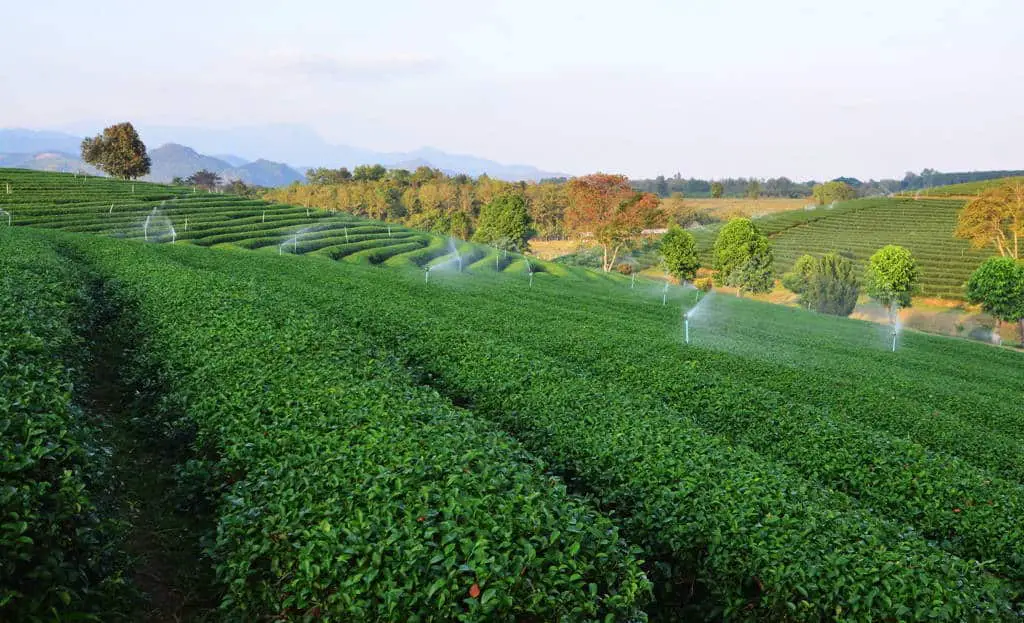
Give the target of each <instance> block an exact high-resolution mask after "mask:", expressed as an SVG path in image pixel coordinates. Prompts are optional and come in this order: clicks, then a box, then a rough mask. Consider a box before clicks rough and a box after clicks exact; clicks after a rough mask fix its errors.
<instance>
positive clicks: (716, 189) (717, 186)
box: [711, 182, 725, 199]
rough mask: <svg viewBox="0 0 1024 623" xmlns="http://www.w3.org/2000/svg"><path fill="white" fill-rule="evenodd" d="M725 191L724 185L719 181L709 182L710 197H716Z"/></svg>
mask: <svg viewBox="0 0 1024 623" xmlns="http://www.w3.org/2000/svg"><path fill="white" fill-rule="evenodd" d="M723 193H725V186H724V185H723V184H722V183H721V182H711V197H712V198H714V199H718V198H720V197H721V196H722V194H723Z"/></svg>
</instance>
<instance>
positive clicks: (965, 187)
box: [905, 177, 1024, 198]
mask: <svg viewBox="0 0 1024 623" xmlns="http://www.w3.org/2000/svg"><path fill="white" fill-rule="evenodd" d="M1006 182H1024V178H1020V177H1003V178H999V179H994V180H983V181H980V182H967V183H964V184H950V185H948V186H936V187H935V188H926V189H924V190H922V191H920V193H909V192H908V193H905V194H907V195H909V196H914V195H915V194H916V195H917V196H920V197H960V198H971V197H975V196H977V195H978V194H979V193H981V192H982V191H983V190H985V189H987V188H992V187H995V186H999V185H1001V184H1005V183H1006Z"/></svg>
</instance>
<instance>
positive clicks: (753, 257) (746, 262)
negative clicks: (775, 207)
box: [714, 218, 775, 295]
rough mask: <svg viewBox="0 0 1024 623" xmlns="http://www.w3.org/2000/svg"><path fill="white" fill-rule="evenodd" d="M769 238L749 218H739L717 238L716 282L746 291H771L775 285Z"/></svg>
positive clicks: (715, 253)
mask: <svg viewBox="0 0 1024 623" xmlns="http://www.w3.org/2000/svg"><path fill="white" fill-rule="evenodd" d="M773 262H774V257H773V255H772V249H771V246H770V245H769V244H768V238H767V237H766V236H765V235H764V234H763V233H761V231H760V230H759V229H758V228H757V226H756V225H754V222H753V221H751V220H750V219H748V218H736V219H733V220H731V221H729V222H728V223H726V224H725V226H724V227H722V229H721V231H719V232H718V237H717V238H716V239H715V246H714V268H715V281H716V283H718V284H721V285H727V286H732V287H734V288H737V289H738V290H739V294H741V295H742V294H743V293H744V292H753V293H763V292H770V291H771V289H772V286H773V285H774V284H775V276H774V272H773V270H772V264H773Z"/></svg>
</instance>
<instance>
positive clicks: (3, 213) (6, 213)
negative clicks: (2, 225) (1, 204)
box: [0, 210, 11, 227]
mask: <svg viewBox="0 0 1024 623" xmlns="http://www.w3.org/2000/svg"><path fill="white" fill-rule="evenodd" d="M0 216H6V217H7V226H8V227H10V226H11V213H10V212H8V211H7V210H0Z"/></svg>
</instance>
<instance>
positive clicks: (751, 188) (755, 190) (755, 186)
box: [747, 180, 761, 199]
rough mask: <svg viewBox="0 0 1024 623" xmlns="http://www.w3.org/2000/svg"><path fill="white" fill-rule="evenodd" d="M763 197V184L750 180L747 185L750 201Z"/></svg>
mask: <svg viewBox="0 0 1024 623" xmlns="http://www.w3.org/2000/svg"><path fill="white" fill-rule="evenodd" d="M760 196H761V182H759V181H757V180H750V183H749V184H747V197H749V198H750V199H757V198H759V197H760Z"/></svg>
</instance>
